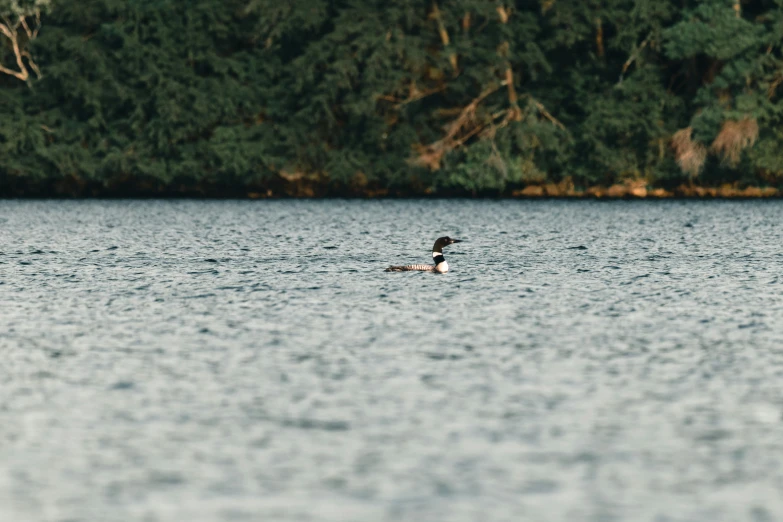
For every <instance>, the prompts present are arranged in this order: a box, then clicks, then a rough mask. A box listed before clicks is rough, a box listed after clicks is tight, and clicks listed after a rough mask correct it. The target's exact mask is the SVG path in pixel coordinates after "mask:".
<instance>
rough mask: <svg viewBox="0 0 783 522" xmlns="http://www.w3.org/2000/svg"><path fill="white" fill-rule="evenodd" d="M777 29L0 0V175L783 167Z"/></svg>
mask: <svg viewBox="0 0 783 522" xmlns="http://www.w3.org/2000/svg"><path fill="white" fill-rule="evenodd" d="M782 47H783V0H702V1H695V0H603V1H598V0H538V1H536V0H524V1H522V0H517V1H516V2H512V1H505V2H503V1H493V0H439V1H433V0H384V1H381V0H288V1H286V2H281V1H279V0H199V1H190V2H186V1H183V0H138V1H130V0H80V1H75V0H0V116H2V118H0V194H5V195H15V194H19V195H24V194H86V195H89V194H142V193H147V194H155V193H170V194H174V193H187V194H197V193H203V194H216V195H223V194H237V195H239V194H248V193H251V194H256V193H257V194H259V195H263V196H265V195H269V194H273V195H277V194H291V195H311V194H369V195H373V194H386V193H390V194H395V193H396V194H425V193H429V194H431V193H435V194H457V193H465V194H475V193H500V194H510V193H512V192H513V191H515V190H519V189H522V188H524V187H538V186H540V187H544V186H549V187H558V189H557V190H558V191H559V193H569V192H573V191H579V190H584V189H585V188H587V187H595V186H604V187H609V186H611V185H617V184H626V185H627V186H644V187H662V188H668V189H672V188H674V187H677V186H682V185H701V186H718V185H721V184H726V183H734V184H735V186H745V185H757V186H771V187H778V186H780V185H781V180H782V179H783V156H782V155H781V153H780V151H781V150H783V128H782V127H781V126H780V123H781V121H780V119H781V117H782V116H783V105H782V104H781V97H780V91H781V90H783V89H781V83H783V48H782ZM549 190H550V191H551V190H554V189H549ZM531 193H534V192H531Z"/></svg>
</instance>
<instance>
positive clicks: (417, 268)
mask: <svg viewBox="0 0 783 522" xmlns="http://www.w3.org/2000/svg"><path fill="white" fill-rule="evenodd" d="M434 271H435V267H434V266H432V265H405V266H390V267H389V268H387V269H386V270H384V272H434Z"/></svg>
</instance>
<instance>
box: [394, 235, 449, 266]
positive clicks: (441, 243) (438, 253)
mask: <svg viewBox="0 0 783 522" xmlns="http://www.w3.org/2000/svg"><path fill="white" fill-rule="evenodd" d="M452 243H462V240H461V239H451V238H450V237H449V236H446V237H439V238H438V239H437V240H436V241H435V244H434V245H433V247H432V260H433V261H435V264H434V265H406V266H390V267H389V268H387V269H386V270H384V272H435V273H438V274H445V273H446V272H448V271H449V264H448V263H447V262H446V258H445V257H443V247H445V246H449V245H451V244H452Z"/></svg>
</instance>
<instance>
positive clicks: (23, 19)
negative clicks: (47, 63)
mask: <svg viewBox="0 0 783 522" xmlns="http://www.w3.org/2000/svg"><path fill="white" fill-rule="evenodd" d="M44 3H45V2H44ZM17 12H18V11H17ZM22 13H23V14H19V15H18V16H17V17H16V18H9V17H8V16H7V15H3V16H2V17H0V19H1V20H2V22H0V35H2V36H5V37H6V38H8V40H9V42H10V43H11V50H12V51H13V52H14V57H15V58H16V66H17V68H18V70H16V71H15V70H13V69H10V68H8V67H5V66H2V65H0V73H4V74H8V75H10V76H13V77H14V78H17V79H19V80H22V81H23V82H26V81H27V80H28V79H29V77H30V69H31V70H32V71H33V72H35V75H36V76H37V77H38V78H41V70H40V68H39V67H38V65H37V64H36V63H35V61H34V60H33V57H32V55H31V54H30V51H28V50H27V49H26V48H25V47H26V46H27V44H28V43H29V42H30V41H31V40H33V39H35V38H36V37H37V36H38V31H39V30H40V28H41V11H40V9H39V8H37V7H36V8H35V9H34V10H31V11H27V12H26V14H25V12H22ZM27 16H34V17H35V26H34V29H31V28H30V24H28V23H27ZM19 27H21V28H22V30H24V33H25V35H26V36H27V38H26V39H25V38H24V37H22V38H21V39H20V33H19V30H18V29H19ZM25 59H26V60H25ZM25 61H26V62H27V63H25Z"/></svg>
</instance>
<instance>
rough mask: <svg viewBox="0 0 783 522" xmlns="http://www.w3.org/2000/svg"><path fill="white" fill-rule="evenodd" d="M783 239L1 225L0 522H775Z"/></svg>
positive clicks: (205, 204) (412, 211)
mask: <svg viewBox="0 0 783 522" xmlns="http://www.w3.org/2000/svg"><path fill="white" fill-rule="evenodd" d="M781 224H783V202H778V201H746V202H739V201H732V202H727V201H723V202H721V201H712V202H698V201H689V202H682V201H658V202H652V201H637V202H624V201H615V202H595V201H571V202H568V201H477V200H432V201H429V200H414V201H390V200H387V201H343V200H330V201H187V200H185V201H10V200H6V201H0V318H1V319H0V320H1V321H2V322H1V323H0V325H2V329H0V520H8V521H15V522H28V521H30V522H33V521H46V522H50V521H52V522H82V521H84V522H92V521H98V520H99V521H102V522H114V521H117V522H128V521H144V522H155V521H166V522H168V521H181V520H182V521H184V520H188V521H234V520H237V521H261V520H263V521H275V522H286V521H319V522H320V521H328V522H345V521H357V522H360V521H361V522H368V521H373V522H374V521H427V522H433V521H436V522H440V521H443V522H460V521H466V522H467V521H476V520H486V521H519V520H542V521H547V522H553V521H656V522H662V521H667V522H668V521H678V522H679V521H705V522H708V521H709V522H714V521H730V520H732V521H733V520H755V521H774V520H782V519H783V328H781V325H783V297H782V295H783V269H782V268H781V267H782V265H783V249H782V248H781V245H782V244H783V242H782V239H783V233H782V232H781V231H782V230H783V229H781ZM442 235H450V236H451V237H455V238H459V239H464V240H465V242H464V243H459V244H455V245H452V246H450V247H448V248H446V249H445V251H444V253H445V257H446V259H447V260H448V262H449V265H450V267H451V271H450V272H449V273H448V274H430V273H420V272H409V273H385V272H384V271H383V270H384V268H386V267H387V266H388V265H392V264H393V265H399V264H409V263H429V262H431V259H432V258H431V254H430V249H431V247H432V244H433V242H434V241H435V239H436V238H437V237H439V236H442Z"/></svg>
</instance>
